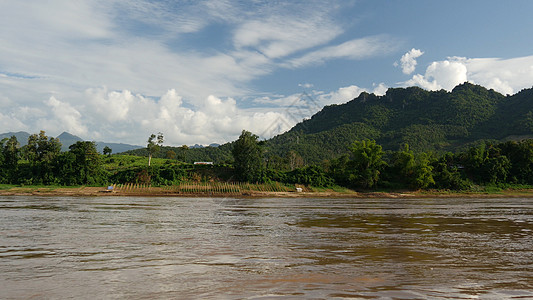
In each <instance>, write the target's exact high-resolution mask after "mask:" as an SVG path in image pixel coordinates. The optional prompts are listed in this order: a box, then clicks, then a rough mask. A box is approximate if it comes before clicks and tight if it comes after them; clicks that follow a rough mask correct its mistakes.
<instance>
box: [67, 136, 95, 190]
mask: <svg viewBox="0 0 533 300" xmlns="http://www.w3.org/2000/svg"><path fill="white" fill-rule="evenodd" d="M69 149H70V153H72V154H74V157H75V166H74V169H75V170H76V174H77V176H78V179H79V183H82V184H95V183H99V182H101V181H102V180H101V173H102V162H101V159H100V155H99V154H98V151H97V150H96V144H95V143H94V142H80V141H79V142H76V143H75V144H73V145H71V146H70V147H69Z"/></svg>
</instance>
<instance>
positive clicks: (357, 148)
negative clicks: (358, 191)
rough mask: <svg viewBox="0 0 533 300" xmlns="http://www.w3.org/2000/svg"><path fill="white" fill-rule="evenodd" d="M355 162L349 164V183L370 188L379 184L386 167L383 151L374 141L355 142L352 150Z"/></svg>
mask: <svg viewBox="0 0 533 300" xmlns="http://www.w3.org/2000/svg"><path fill="white" fill-rule="evenodd" d="M350 150H351V152H352V155H353V160H351V161H350V162H349V163H348V167H349V168H350V171H351V172H350V175H349V181H350V183H351V184H352V185H356V186H361V187H364V188H370V187H373V186H375V185H376V184H377V182H378V180H379V176H380V174H381V171H382V170H383V168H384V167H385V161H384V160H383V159H382V157H383V154H384V152H383V149H382V148H381V146H380V145H377V144H376V141H374V140H368V139H367V140H363V141H355V142H354V143H353V144H352V147H351V148H350Z"/></svg>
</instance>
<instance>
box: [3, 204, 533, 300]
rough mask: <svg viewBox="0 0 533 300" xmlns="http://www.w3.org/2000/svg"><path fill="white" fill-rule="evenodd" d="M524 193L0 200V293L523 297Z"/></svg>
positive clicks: (527, 264) (529, 254)
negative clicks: (440, 196)
mask: <svg viewBox="0 0 533 300" xmlns="http://www.w3.org/2000/svg"><path fill="white" fill-rule="evenodd" d="M532 204H533V200H531V199H408V200H406V199H403V200H398V199H209V198H119V197H109V198H105V197H103V198H66V197H64V198H46V197H42V198H39V197H30V198H26V197H4V198H0V220H2V221H1V222H0V237H1V239H0V260H1V261H2V264H0V286H2V287H3V288H1V289H0V298H32V297H35V298H124V297H134V298H236V299H241V298H275V297H285V298H332V297H337V298H395V299H406V298H447V297H450V298H467V297H472V296H476V297H481V298H489V299H490V298H494V299H500V298H512V297H533V292H532V290H533V284H532V283H533V275H532V274H533V237H532V235H531V232H532V230H533V218H532V216H533V206H532ZM6 287H7V288H6Z"/></svg>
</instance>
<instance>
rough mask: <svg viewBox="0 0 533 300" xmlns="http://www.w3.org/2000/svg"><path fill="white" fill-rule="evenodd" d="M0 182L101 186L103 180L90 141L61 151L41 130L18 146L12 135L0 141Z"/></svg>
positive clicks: (78, 143)
mask: <svg viewBox="0 0 533 300" xmlns="http://www.w3.org/2000/svg"><path fill="white" fill-rule="evenodd" d="M0 146H1V148H2V151H1V154H0V165H1V166H2V168H1V171H0V183H9V184H23V185H40V184H44V185H80V184H104V183H105V182H106V180H107V178H106V176H105V175H106V174H105V172H104V170H103V168H102V160H101V155H100V154H99V153H98V151H97V150H96V145H95V143H94V142H76V143H75V144H73V145H71V146H70V150H69V151H67V152H61V143H60V141H59V139H57V138H53V137H48V136H46V134H45V132H44V131H41V132H40V133H39V134H32V135H30V137H29V138H28V144H27V145H25V146H23V147H20V143H19V141H18V140H17V138H16V137H15V136H12V137H11V138H9V139H7V138H6V139H3V140H2V141H1V142H0Z"/></svg>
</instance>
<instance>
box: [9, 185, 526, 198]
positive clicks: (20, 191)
mask: <svg viewBox="0 0 533 300" xmlns="http://www.w3.org/2000/svg"><path fill="white" fill-rule="evenodd" d="M0 195H6V196H7V195H19V196H32V195H34V196H144V197H253V198H266V197H268V198H272V197H278V198H340V197H342V198H431V197H439V198H452V197H463V198H464V197H468V198H481V197H482V198H501V197H506V198H510V197H516V198H518V197H521V198H533V189H523V190H505V191H500V192H494V193H470V192H449V191H398V192H356V191H349V192H335V191H324V192H314V191H303V192H292V191H291V192H267V191H244V192H228V193H221V192H216V193H213V192H195V193H190V192H176V191H173V190H169V189H165V188H162V187H148V188H144V189H134V190H121V189H116V190H112V191H110V190H108V189H107V188H106V187H85V186H82V187H76V188H57V187H50V188H49V187H39V188H35V187H13V188H8V189H3V190H0Z"/></svg>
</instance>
